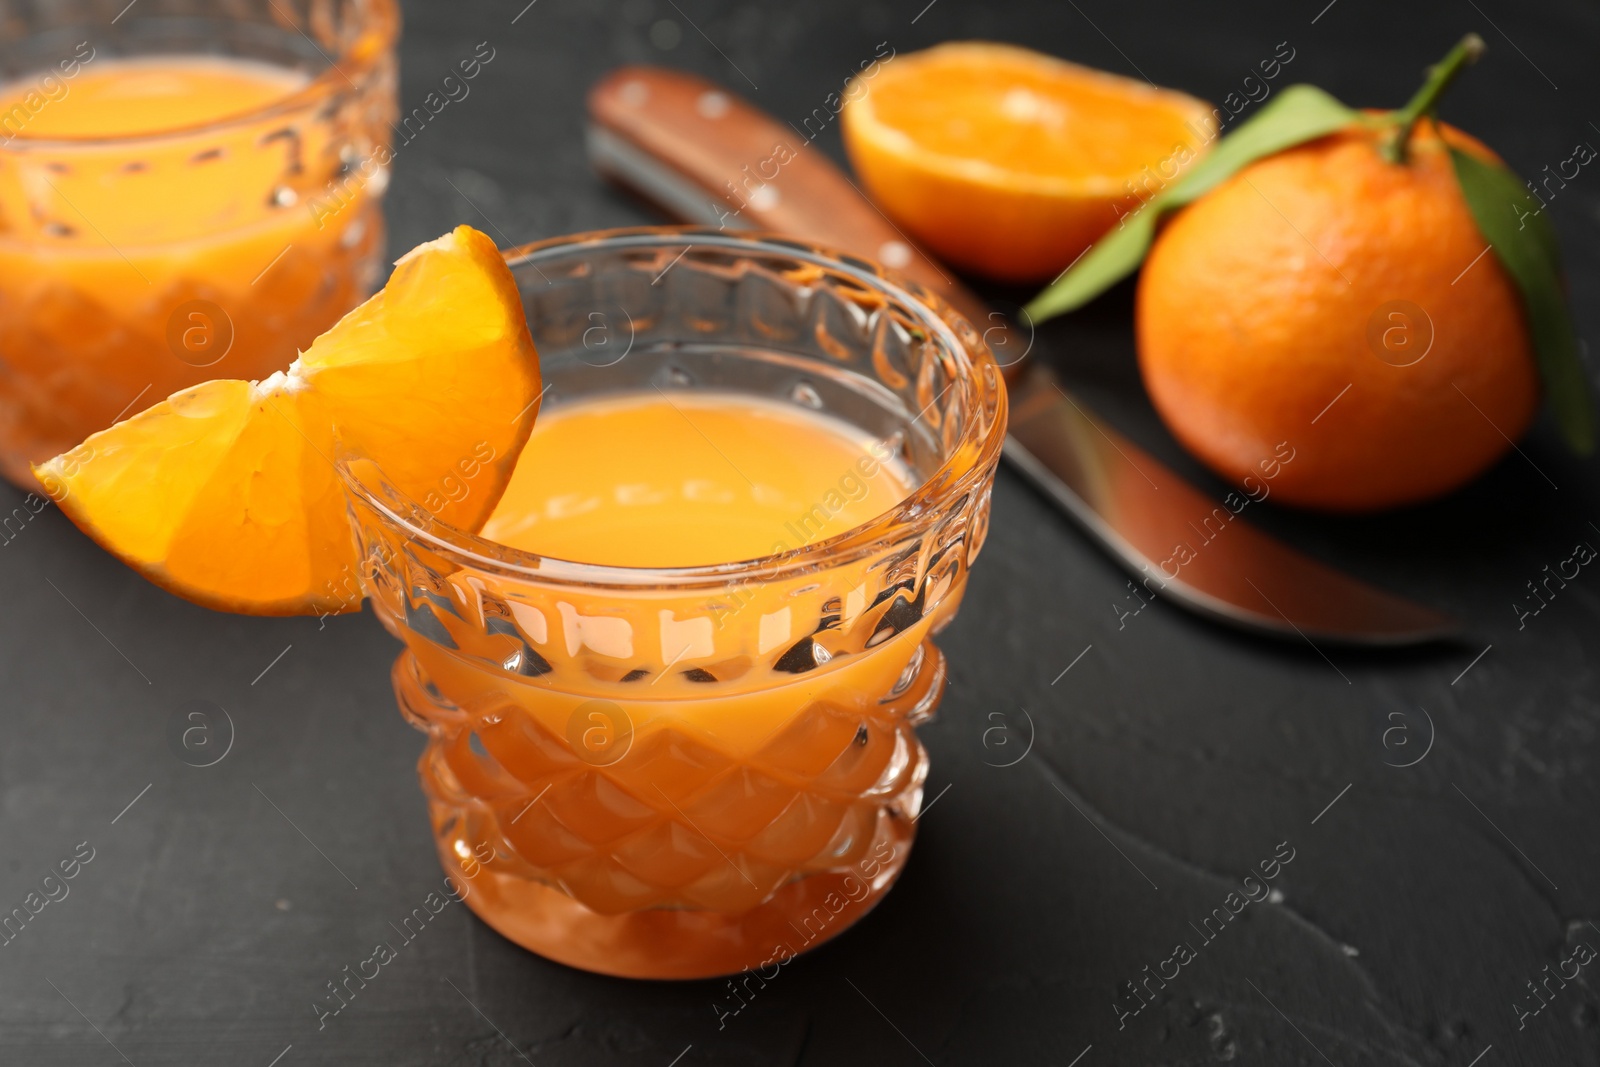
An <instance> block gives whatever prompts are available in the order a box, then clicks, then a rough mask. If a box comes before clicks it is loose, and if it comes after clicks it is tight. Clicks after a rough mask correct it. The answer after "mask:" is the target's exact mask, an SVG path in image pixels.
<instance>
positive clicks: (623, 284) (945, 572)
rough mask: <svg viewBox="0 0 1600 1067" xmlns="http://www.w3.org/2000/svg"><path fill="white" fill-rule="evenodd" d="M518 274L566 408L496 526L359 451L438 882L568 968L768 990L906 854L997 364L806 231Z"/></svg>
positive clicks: (997, 432) (977, 490)
mask: <svg viewBox="0 0 1600 1067" xmlns="http://www.w3.org/2000/svg"><path fill="white" fill-rule="evenodd" d="M511 264H512V269H513V272H514V274H515V275H516V276H517V279H518V281H519V284H520V287H521V290H522V297H523V301H524V304H525V306H526V308H527V312H528V320H529V324H530V327H531V328H532V332H533V336H534V339H535V341H536V343H537V344H538V345H539V348H540V353H541V363H542V366H543V372H544V375H545V378H546V381H547V382H548V383H549V391H548V394H547V395H546V396H545V398H544V406H543V408H542V410H541V413H540V416H539V421H538V423H537V424H536V426H535V428H534V431H533V436H532V438H531V439H530V441H529V443H528V446H527V448H526V449H525V451H524V452H523V454H522V456H521V458H520V459H519V461H518V465H517V468H516V471H515V474H514V475H513V478H512V481H511V484H510V485H509V487H508V488H507V490H506V492H505V493H504V495H503V496H502V497H501V499H500V501H499V503H498V505H497V506H496V508H495V510H494V512H493V513H492V514H491V516H490V518H489V520H488V521H487V523H486V524H485V526H484V528H483V529H482V531H480V532H479V533H476V534H474V533H469V532H465V531H461V530H457V529H453V528H450V527H447V526H444V525H442V524H440V523H438V522H437V521H436V520H434V519H433V518H432V517H431V515H432V513H433V510H434V509H435V508H436V507H437V504H438V501H436V500H412V499H407V498H405V497H404V496H403V495H401V494H400V493H399V492H398V491H397V490H395V489H394V488H393V487H392V486H390V485H389V484H388V483H387V482H386V481H385V480H384V478H383V474H382V471H381V470H379V469H377V468H376V466H375V465H373V464H372V463H371V462H370V461H368V460H365V459H363V458H361V457H359V456H348V457H344V458H343V459H342V460H341V467H342V470H343V471H344V474H345V479H346V484H347V486H348V488H349V492H350V500H351V512H352V516H353V520H354V524H355V527H356V531H357V535H358V537H359V540H360V542H361V548H362V552H363V557H364V559H365V561H366V564H365V574H364V582H365V584H366V587H367V592H368V594H369V595H370V597H371V598H372V601H373V605H374V608H375V610H376V612H377V614H378V616H379V617H380V618H381V619H382V620H383V622H384V623H385V625H387V626H388V627H389V629H390V630H391V631H393V632H394V633H395V634H396V635H397V636H398V637H400V638H401V639H402V640H403V641H404V642H405V645H406V650H405V651H404V652H403V653H402V654H401V656H400V658H399V660H398V662H397V663H396V666H395V670H394V678H395V687H396V691H397V694H398V696H399V701H400V706H401V709H402V711H403V712H404V714H405V715H406V716H407V718H408V719H410V720H411V721H412V722H413V723H414V724H415V725H417V726H418V727H420V728H421V729H423V730H424V731H425V732H426V733H427V734H428V738H429V739H428V743H427V746H426V749H425V751H424V754H423V756H422V759H421V762H420V764H419V770H420V774H421V779H422V784H423V789H424V792H425V794H426V795H427V798H428V802H429V807H430V810H431V814H432V819H433V826H434V833H435V837H436V841H437V844H438V850H439V854H440V857H441V859H442V862H443V864H444V866H445V869H446V871H447V872H448V873H449V874H450V875H451V876H452V877H453V878H454V879H455V881H456V883H457V884H458V885H459V886H461V887H462V892H463V893H464V895H465V900H466V902H467V904H468V905H469V906H470V907H472V908H473V909H474V910H475V911H476V912H477V913H478V914H479V915H480V916H481V917H482V918H483V919H484V920H485V921H486V922H488V923H489V924H490V925H491V926H493V927H494V928H495V929H497V930H499V931H500V932H501V933H503V934H504V935H505V936H507V937H509V938H510V939H512V940H513V941H515V942H517V943H519V944H521V945H523V946H525V947H527V948H529V949H532V950H533V951H535V952H538V953H540V954H542V955H544V956H547V957H549V958H551V959H555V960H559V961H561V962H563V963H567V964H570V965H573V966H577V967H582V968H586V969H589V970H594V971H600V972H604V973H608V974H616V975H625V976H631V977H648V978H694V977H705V976H710V975H718V974H729V973H735V972H739V971H744V970H751V969H757V970H758V971H759V970H768V971H769V972H770V970H771V969H773V968H776V967H778V966H781V964H782V962H783V961H785V960H787V959H788V958H790V957H792V956H793V955H794V954H796V953H798V952H801V951H805V950H806V949H809V948H811V947H814V946H815V945H818V944H821V943H822V942H824V941H826V940H828V939H829V938H832V937H834V936H836V935H837V934H839V933H841V932H842V931H843V930H845V929H846V928H848V927H849V926H850V925H851V924H852V923H854V922H855V921H856V920H857V919H859V918H860V917H861V916H862V915H863V914H865V912H866V911H868V910H869V909H870V908H871V907H872V906H873V905H874V904H875V903H877V901H878V900H879V899H880V898H881V897H882V895H883V894H884V893H885V892H886V891H887V890H888V888H889V886H890V885H891V883H892V882H893V881H894V879H895V878H896V877H897V876H898V874H899V872H900V871H901V869H902V867H903V866H904V864H905V862H906V858H907V856H908V854H909V850H910V847H911V843H912V837H913V834H914V829H915V827H914V820H915V819H916V817H917V814H918V812H919V810H920V806H921V803H922V790H923V783H924V781H925V778H926V775H927V754H926V752H925V751H924V749H923V748H922V746H921V744H920V743H919V742H918V741H917V738H916V734H915V732H914V729H913V728H914V727H915V726H916V725H917V724H918V723H919V722H921V721H923V720H924V719H926V718H927V717H928V716H929V715H931V714H932V713H933V710H934V708H935V707H936V705H937V704H938V701H939V698H940V695H941V692H942V690H943V686H944V677H945V674H944V658H943V656H942V655H941V654H940V652H939V650H938V649H937V648H936V647H935V646H934V645H933V644H932V641H931V638H932V635H933V634H935V633H936V632H937V631H938V630H939V629H940V628H941V627H942V626H943V625H944V624H946V623H947V622H948V621H949V620H950V619H951V617H952V616H953V614H954V612H955V610H956V607H957V605H958V604H959V603H960V600H961V595H962V592H963V590H964V588H965V585H966V579H967V568H968V566H969V565H970V564H971V562H972V560H973V559H974V558H975V556H976V555H977V553H978V549H979V548H980V546H981V545H982V542H983V538H984V533H985V530H986V528H987V523H988V509H989V493H990V488H991V486H992V483H993V478H994V468H995V464H996V462H997V460H998V457H999V453H1000V445H1001V441H1002V440H1003V437H1004V425H1005V392H1004V387H1003V385H1002V383H1001V380H1000V375H999V371H998V370H997V368H996V367H995V365H994V363H993V361H992V360H991V358H990V357H989V355H988V354H987V351H986V349H985V348H984V346H983V345H982V342H981V340H980V339H979V338H978V336H977V335H976V333H975V332H974V331H973V330H972V328H971V327H970V326H969V325H968V324H967V323H966V322H965V321H964V320H962V319H960V318H959V317H958V316H956V315H954V314H953V313H952V312H950V310H949V309H948V308H947V307H945V306H944V305H943V304H942V303H940V302H939V301H938V300H937V298H935V297H933V296H931V295H930V294H928V293H926V292H924V291H922V290H920V289H916V288H914V287H908V286H906V285H905V284H904V283H900V282H897V281H894V280H891V279H888V278H885V277H884V276H882V275H880V274H879V273H878V272H877V271H876V270H874V269H873V268H872V267H870V266H869V265H867V264H864V263H860V262H859V261H854V262H852V261H843V260H840V259H838V258H836V257H833V256H831V255H829V254H827V253H825V252H821V251H818V250H815V249H812V248H809V247H807V246H804V245H802V244H799V243H796V242H790V241H781V240H762V239H756V238H742V237H734V236H730V235H727V234H722V233H716V232H704V231H679V230H667V229H661V230H638V231H616V232H613V233H609V234H600V235H586V236H583V235H580V236H577V237H571V238H562V239H558V240H555V241H550V242H545V243H542V244H539V245H535V246H531V247H529V248H527V249H524V250H521V251H520V252H518V253H514V254H511ZM486 458H488V457H484V456H475V457H464V459H463V463H464V464H465V466H463V467H462V471H463V474H465V475H467V477H470V473H471V465H472V464H473V463H474V462H481V461H483V460H485V459H486ZM465 491H470V490H469V489H467V488H466V483H465V481H460V482H457V481H455V480H453V479H446V480H445V481H444V482H442V483H441V485H440V487H439V489H438V493H439V494H441V495H448V494H451V493H459V492H465ZM430 495H431V494H430Z"/></svg>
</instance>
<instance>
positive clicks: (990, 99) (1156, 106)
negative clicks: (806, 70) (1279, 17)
mask: <svg viewBox="0 0 1600 1067" xmlns="http://www.w3.org/2000/svg"><path fill="white" fill-rule="evenodd" d="M845 99H846V101H847V102H846V104H845V105H844V109H843V111H842V118H841V124H842V130H843V134H844V143H845V148H846V149H847V150H848V152H849V154H850V160H851V162H852V163H853V164H854V166H855V169H856V171H857V172H858V173H859V174H860V175H861V180H862V182H863V183H864V184H865V185H866V189H867V192H868V193H869V194H870V195H871V196H872V198H873V199H874V200H876V201H877V202H878V204H879V206H880V207H882V208H883V210H884V211H885V212H887V213H888V214H889V215H890V216H892V217H893V218H894V219H895V220H896V221H897V222H899V223H900V225H901V226H903V227H904V228H905V230H906V231H907V232H908V233H909V234H910V235H911V236H912V237H914V238H916V239H917V240H918V241H919V242H921V243H922V244H923V245H924V246H925V247H926V248H928V249H929V250H930V251H932V252H934V253H936V254H937V255H938V256H940V257H941V258H942V259H944V260H946V261H947V262H949V263H950V264H952V265H954V266H957V267H962V268H965V269H968V270H971V271H975V272H977V273H980V274H985V275H988V276H990V277H993V278H998V279H1001V280H1004V281H1012V282H1030V281H1039V280H1043V279H1045V278H1049V277H1052V276H1054V275H1055V274H1057V273H1059V272H1060V271H1061V270H1063V269H1065V268H1066V267H1067V265H1068V264H1070V263H1071V262H1072V261H1073V260H1074V259H1075V258H1077V256H1078V254H1079V253H1081V252H1082V251H1083V250H1084V249H1085V248H1088V247H1089V245H1091V244H1092V243H1094V241H1095V239H1096V238H1098V237H1099V236H1100V235H1101V234H1103V233H1105V232H1106V231H1107V230H1109V229H1111V227H1113V226H1115V225H1116V224H1117V220H1118V218H1120V217H1121V215H1123V214H1126V213H1127V212H1128V211H1131V210H1133V209H1135V208H1137V207H1138V206H1139V203H1140V202H1141V200H1148V199H1149V198H1150V197H1151V196H1154V195H1155V193H1156V192H1158V191H1160V189H1161V188H1162V187H1163V186H1164V185H1165V184H1167V183H1170V182H1171V181H1172V180H1173V179H1174V178H1176V177H1177V175H1178V174H1179V173H1180V172H1181V171H1182V169H1184V168H1186V167H1187V166H1188V165H1189V163H1191V162H1192V161H1193V160H1194V159H1196V158H1198V157H1199V155H1200V154H1201V153H1202V152H1203V151H1204V150H1205V147H1206V146H1207V145H1208V144H1209V143H1210V142H1211V141H1212V140H1213V139H1214V138H1215V136H1216V129H1217V126H1216V119H1215V115H1214V112H1213V111H1212V108H1211V107H1210V106H1209V105H1208V104H1205V103H1203V102H1201V101H1199V100H1196V99H1194V98H1193V97H1190V96H1185V95H1184V94H1182V93H1176V92H1172V91H1170V90H1166V89H1156V88H1153V87H1151V86H1150V85H1148V84H1146V83H1145V82H1143V81H1134V80H1133V79H1131V78H1123V77H1119V76H1117V75H1114V74H1107V73H1104V72H1103V71H1098V70H1091V69H1089V68H1088V67H1080V66H1077V65H1076V64H1073V63H1067V62H1065V61H1063V60H1059V59H1055V58H1052V57H1051V56H1046V55H1042V54H1040V53H1038V52H1032V51H1029V50H1028V49H1026V48H1017V47H1014V46H1011V45H1001V44H988V43H985V42H980V41H968V42H956V43H952V44H944V45H939V46H938V47H936V48H930V49H928V50H927V51H925V52H913V53H910V54H907V55H904V56H900V57H898V58H894V59H892V60H890V61H888V62H885V63H884V64H882V65H881V66H879V67H878V69H877V71H876V73H875V74H873V75H872V76H871V77H870V78H869V77H866V76H864V75H863V76H858V77H857V78H856V79H854V80H853V81H852V82H851V84H850V86H849V87H848V88H847V90H846V92H845Z"/></svg>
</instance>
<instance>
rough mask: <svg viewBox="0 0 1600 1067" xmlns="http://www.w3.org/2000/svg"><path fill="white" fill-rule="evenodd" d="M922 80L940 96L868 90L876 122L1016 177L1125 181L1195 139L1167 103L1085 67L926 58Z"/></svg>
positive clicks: (943, 152)
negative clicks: (1100, 75) (932, 59)
mask: <svg viewBox="0 0 1600 1067" xmlns="http://www.w3.org/2000/svg"><path fill="white" fill-rule="evenodd" d="M887 73H888V74H889V76H890V77H891V78H892V77H893V67H892V66H891V67H890V69H889V71H888V72H887ZM919 76H920V78H922V79H925V81H926V83H927V84H928V85H929V86H930V87H931V86H937V90H936V91H932V90H931V89H930V91H926V92H910V91H895V90H894V89H893V88H890V89H889V90H888V91H884V92H875V91H873V89H872V87H871V86H870V85H869V90H868V91H869V93H870V94H871V99H872V110H873V114H874V116H875V117H876V118H877V120H878V121H879V122H881V123H882V124H883V125H885V126H887V127H890V128H891V129H895V130H899V131H902V132H904V133H906V134H907V135H908V136H910V137H911V138H912V139H913V140H914V141H916V143H917V144H918V145H919V146H920V147H921V148H923V149H926V150H928V151H930V152H935V153H938V154H939V155H942V156H948V157H951V158H952V159H955V160H984V161H992V162H993V163H994V165H995V166H997V167H999V168H1002V169H1004V170H1006V171H1010V172H1012V173H1015V174H1026V175H1032V176H1038V177H1044V178H1053V179H1054V178H1074V177H1077V178H1096V177H1110V178H1118V179H1120V178H1122V177H1126V176H1129V175H1133V174H1137V173H1138V172H1139V170H1140V169H1141V168H1143V167H1145V166H1147V165H1151V164H1153V163H1155V162H1156V161H1157V160H1158V159H1160V158H1162V157H1163V156H1164V155H1165V154H1167V153H1169V152H1171V151H1172V149H1173V147H1174V146H1175V145H1180V144H1190V143H1192V142H1193V141H1194V140H1195V139H1196V136H1197V133H1198V131H1197V130H1196V129H1191V128H1190V127H1189V126H1188V125H1186V120H1189V119H1192V118H1193V117H1194V116H1192V115H1186V114H1184V113H1183V112H1182V111H1178V110H1175V109H1174V108H1173V106H1172V104H1171V103H1170V102H1169V101H1168V100H1166V99H1164V98H1161V97H1155V96H1154V95H1153V94H1152V95H1151V96H1149V97H1145V96H1142V95H1140V94H1138V93H1136V92H1135V91H1132V90H1130V88H1129V87H1128V85H1126V84H1125V83H1123V82H1122V81H1121V80H1118V81H1111V80H1109V79H1104V78H1102V77H1099V76H1096V75H1095V74H1094V73H1092V72H1088V71H1084V70H1082V69H1081V68H1079V69H1072V68H1065V69H1061V68H1057V67H1056V65H1054V64H1045V63H1041V64H1038V65H1026V64H1023V63H1019V62H1015V61H1009V62H1003V63H1002V62H988V63H984V62H974V61H972V60H970V59H963V60H961V61H959V62H957V61H955V60H949V61H943V62H941V61H929V62H927V63H926V66H924V67H923V69H922V70H920V71H919Z"/></svg>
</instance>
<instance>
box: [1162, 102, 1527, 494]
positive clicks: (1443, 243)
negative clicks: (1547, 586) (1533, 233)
mask: <svg viewBox="0 0 1600 1067" xmlns="http://www.w3.org/2000/svg"><path fill="white" fill-rule="evenodd" d="M1387 135H1388V134H1387V133H1386V131H1384V130H1383V129H1381V128H1380V127H1378V126H1376V125H1373V126H1370V127H1369V126H1366V125H1361V124H1357V125H1355V126H1352V127H1350V128H1348V129H1345V130H1342V131H1340V132H1337V133H1335V134H1332V135H1330V136H1327V137H1324V138H1321V139H1319V140H1316V141H1312V142H1310V143H1307V144H1304V145H1301V146H1299V147H1296V148H1292V149H1289V150H1287V151H1284V152H1281V153H1279V154H1277V155H1273V156H1269V157H1267V158H1265V159H1262V160H1259V161H1257V162H1255V163H1253V164H1251V165H1250V166H1248V167H1246V168H1244V169H1243V170H1241V171H1240V172H1239V173H1237V174H1235V175H1234V176H1233V177H1232V178H1231V179H1229V180H1228V181H1226V182H1224V183H1223V184H1222V185H1220V186H1218V187H1217V188H1216V189H1214V190H1212V191H1211V192H1210V193H1208V194H1206V195H1205V196H1204V197H1202V198H1200V199H1199V200H1198V201H1196V202H1195V203H1194V204H1192V205H1190V206H1189V207H1187V208H1186V209H1184V210H1183V211H1182V212H1180V213H1179V214H1178V215H1177V216H1176V217H1175V218H1174V219H1173V220H1172V221H1171V222H1170V224H1168V225H1167V226H1166V228H1165V229H1164V230H1163V231H1162V232H1161V233H1160V235H1159V236H1158V237H1157V239H1156V241H1155V244H1154V246H1153V247H1152V249H1151V252H1150V255H1149V258H1148V260H1147V261H1146V263H1145V266H1144V272H1143V275H1142V277H1141V278H1140V282H1139V288H1138V299H1137V303H1138V307H1137V330H1138V348H1139V368H1140V371H1141V373H1142V375H1143V377H1144V382H1145V386H1146V388H1147V390H1148V391H1149V394H1150V397H1151V399H1152V401H1153V402H1154V403H1155V406H1156V409H1157V411H1159V412H1160V414H1161V417H1162V419H1163V420H1164V421H1165V422H1166V424H1167V426H1168V428H1169V429H1170V430H1171V431H1172V433H1173V434H1174V435H1175V436H1176V437H1177V438H1178V439H1179V440H1180V441H1181V442H1182V443H1183V445H1184V446H1185V447H1186V448H1188V449H1189V450H1190V451H1191V452H1192V453H1193V454H1194V455H1195V456H1197V457H1198V458H1199V459H1200V460H1201V461H1203V462H1204V463H1205V464H1207V465H1208V466H1209V467H1211V468H1212V469H1213V470H1215V471H1216V472H1217V473H1218V474H1220V475H1222V476H1223V477H1225V478H1227V479H1229V480H1231V481H1233V482H1236V483H1242V482H1243V480H1244V479H1245V478H1246V477H1247V476H1249V475H1252V474H1256V473H1257V472H1258V470H1259V467H1260V464H1261V463H1262V462H1263V461H1267V460H1271V459H1273V458H1274V456H1275V455H1276V450H1277V449H1278V447H1279V446H1280V445H1281V444H1283V443H1285V442H1287V443H1288V445H1289V447H1290V448H1292V449H1293V452H1294V456H1295V458H1294V459H1293V461H1292V462H1290V463H1286V464H1284V465H1283V466H1282V468H1281V471H1280V472H1279V474H1278V476H1277V477H1276V478H1275V480H1274V482H1273V495H1274V496H1275V497H1276V498H1278V499H1280V500H1282V501H1283V502H1285V503H1288V504H1293V505H1298V506H1302V507H1307V508H1314V509H1320V510H1325V511H1331V512H1367V511H1375V510H1379V509H1382V508H1389V507H1395V506H1398V505H1403V504H1410V503H1415V502H1419V501H1424V500H1428V499H1430V498H1433V497H1437V496H1440V495H1442V494H1444V493H1447V492H1449V491H1451V490H1452V489H1455V488H1456V487H1458V486H1460V485H1462V484H1463V483H1465V482H1467V481H1468V480H1469V479H1471V478H1472V477H1474V476H1475V475H1477V474H1478V473H1480V472H1481V471H1483V470H1484V469H1486V468H1487V467H1488V466H1489V465H1490V464H1492V463H1494V462H1495V460H1497V459H1498V458H1499V457H1500V456H1501V455H1503V454H1504V453H1505V451H1506V450H1507V449H1508V448H1510V447H1511V442H1512V441H1513V440H1515V439H1516V438H1517V437H1518V436H1519V435H1520V434H1522V433H1523V431H1525V430H1526V429H1527V427H1528V425H1529V423H1530V422H1531V421H1532V420H1533V417H1534V413H1535V410H1536V409H1537V406H1538V402H1539V392H1540V389H1539V378H1538V372H1537V368H1536V364H1535V361H1534V355H1533V348H1532V344H1531V341H1530V339H1529V335H1528V329H1527V325H1526V320H1525V317H1524V314H1523V310H1522V305H1521V302H1520V299H1519V296H1518V292H1517V289H1516V288H1515V286H1514V284H1513V282H1512V280H1511V278H1510V277H1509V276H1508V275H1507V273H1506V272H1505V270H1504V269H1503V268H1502V267H1501V265H1500V263H1499V262H1498V261H1497V259H1496V257H1495V256H1494V255H1492V254H1485V253H1486V252H1488V247H1487V243H1486V242H1485V240H1484V238H1483V236H1482V234H1481V233H1480V232H1479V230H1478V227H1477V225H1476V224H1475V223H1474V221H1473V218H1472V214H1471V212H1470V210H1469V208H1468V206H1467V202H1466V200H1465V198H1464V197H1463V195H1462V193H1461V189H1460V186H1459V184H1458V182H1457V179H1456V176H1455V173H1454V168H1453V166H1452V163H1451V160H1450V155H1449V151H1448V149H1449V148H1450V147H1452V146H1454V147H1456V148H1458V149H1460V150H1462V151H1464V152H1467V153H1470V154H1473V155H1476V156H1478V157H1480V158H1484V159H1489V160H1493V159H1494V158H1495V157H1494V155H1493V153H1491V152H1490V151H1489V150H1488V149H1487V148H1486V147H1484V146H1483V145H1482V144H1481V143H1480V142H1478V141H1477V140H1475V139H1474V138H1472V137H1470V136H1468V135H1467V134H1465V133H1462V132H1461V131H1460V130H1457V129H1454V128H1453V127H1450V126H1447V125H1444V124H1443V123H1437V122H1423V123H1421V124H1419V125H1418V126H1417V127H1416V128H1415V129H1414V130H1413V131H1412V132H1411V136H1410V140H1409V143H1408V145H1407V152H1406V153H1405V156H1404V158H1403V159H1402V160H1401V161H1400V162H1391V161H1390V159H1389V158H1387V157H1386V156H1385V154H1384V153H1383V152H1382V151H1381V147H1382V146H1381V141H1382V140H1383V138H1384V137H1385V136H1387Z"/></svg>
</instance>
